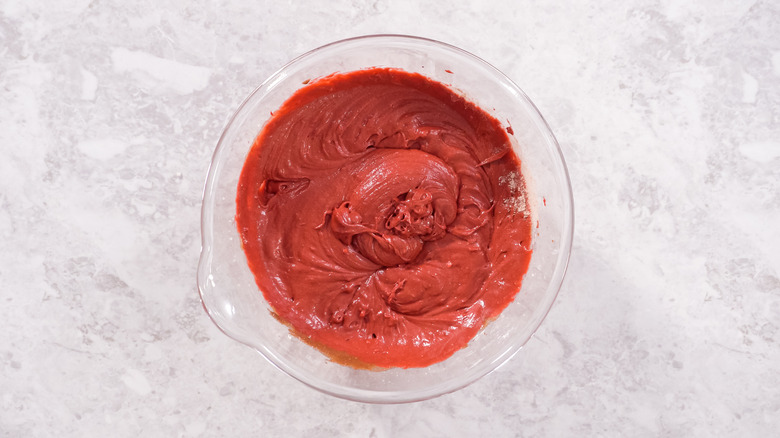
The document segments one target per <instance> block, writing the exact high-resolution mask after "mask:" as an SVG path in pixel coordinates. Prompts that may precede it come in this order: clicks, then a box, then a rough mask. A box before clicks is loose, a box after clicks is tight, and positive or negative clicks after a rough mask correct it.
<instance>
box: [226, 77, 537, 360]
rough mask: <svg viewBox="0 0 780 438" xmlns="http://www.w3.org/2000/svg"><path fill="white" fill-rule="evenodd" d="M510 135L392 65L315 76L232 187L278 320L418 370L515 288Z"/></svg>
mask: <svg viewBox="0 0 780 438" xmlns="http://www.w3.org/2000/svg"><path fill="white" fill-rule="evenodd" d="M525 201H526V193H525V184H524V179H523V176H522V174H521V172H520V162H519V160H518V158H517V156H516V155H515V154H514V152H513V151H512V149H511V146H510V142H509V138H508V137H507V133H506V130H505V129H504V127H503V126H501V124H500V123H499V122H498V121H497V120H495V119H494V118H493V117H491V116H490V115H488V114H487V113H485V112H484V111H482V110H481V109H480V108H478V107H477V106H475V105H474V104H472V103H471V102H469V101H467V100H466V99H465V98H463V97H462V96H460V95H458V94H456V93H455V92H453V91H452V90H450V89H449V88H447V87H446V86H444V85H442V84H440V83H438V82H434V81H432V80H431V79H428V78H426V77H425V76H422V75H419V74H414V73H408V72H404V71H401V70H396V69H379V68H374V69H368V70H360V71H355V72H350V73H345V74H334V75H331V76H328V77H325V78H321V79H318V80H314V81H311V82H310V83H309V84H307V85H306V86H304V87H303V88H301V89H300V90H298V91H297V92H296V93H295V94H294V95H293V96H292V97H290V99H289V100H287V101H286V102H285V103H284V104H283V105H282V107H281V108H280V109H279V110H278V111H275V112H274V113H273V116H272V118H271V120H269V121H268V123H267V124H266V125H265V126H264V127H263V130H262V132H261V133H260V135H259V136H258V137H257V139H256V140H255V143H254V145H253V146H252V149H251V151H250V152H249V155H248V157H247V159H246V162H245V164H244V168H243V171H242V173H241V178H240V180H239V184H238V195H237V200H236V203H237V213H236V221H237V224H238V230H239V233H240V234H241V236H242V239H243V241H242V242H243V248H244V251H245V253H246V256H247V260H248V262H249V267H250V268H251V270H252V272H253V273H254V275H255V279H256V281H257V284H258V285H259V287H260V289H261V290H262V291H263V294H264V296H265V298H266V299H267V300H268V302H269V303H270V304H271V307H272V308H273V310H274V312H275V314H276V317H277V318H278V319H279V320H280V321H282V322H284V323H286V324H288V325H289V326H290V327H291V328H292V330H293V332H294V333H295V334H296V335H298V336H300V337H301V338H302V339H303V340H305V341H306V342H308V343H310V344H312V345H314V346H316V347H318V348H320V349H321V350H322V351H323V352H325V353H326V354H328V355H330V356H331V357H332V358H334V359H335V360H337V361H339V362H342V363H346V364H348V365H351V366H355V367H401V368H409V367H424V366H428V365H431V364H433V363H436V362H439V361H442V360H444V359H446V358H448V357H449V356H451V355H452V354H453V353H455V352H456V351H457V350H459V349H461V348H463V347H464V346H466V345H467V344H468V342H469V341H470V340H471V339H472V338H473V337H474V336H475V335H476V334H477V332H478V331H479V330H480V328H482V326H483V325H484V324H485V323H486V322H488V321H489V320H490V319H491V318H494V317H496V316H497V315H498V314H499V313H500V312H501V311H502V310H503V309H504V308H505V307H506V306H507V305H508V304H509V303H510V302H511V301H512V300H513V298H514V296H515V294H516V293H517V291H518V290H519V289H520V283H521V281H522V277H523V275H524V274H525V272H526V270H527V269H528V262H529V260H530V257H531V250H530V243H531V228H532V225H531V218H530V216H529V214H528V211H527V209H526V207H525V205H526V203H525Z"/></svg>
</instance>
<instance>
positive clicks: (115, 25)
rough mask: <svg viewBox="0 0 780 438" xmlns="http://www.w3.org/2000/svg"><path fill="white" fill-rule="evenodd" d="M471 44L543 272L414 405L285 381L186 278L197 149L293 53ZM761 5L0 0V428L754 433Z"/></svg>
mask: <svg viewBox="0 0 780 438" xmlns="http://www.w3.org/2000/svg"><path fill="white" fill-rule="evenodd" d="M382 32H389V33H408V34H414V35H419V36H426V37H431V38H435V39H440V40H443V41H446V42H449V43H451V44H455V45H457V46H460V47H462V48H464V49H466V50H469V51H471V52H473V53H475V54H477V55H479V56H481V57H483V58H484V59H486V60H487V61H489V62H491V63H492V64H494V65H496V66H497V67H498V68H500V69H501V70H503V71H504V72H505V73H506V74H507V75H508V76H509V77H511V78H512V79H514V80H515V81H516V82H517V83H518V84H519V85H520V86H521V87H522V88H523V89H524V90H525V91H526V92H527V93H528V94H529V95H530V97H531V98H532V99H533V100H534V101H535V103H536V104H537V105H538V107H539V108H540V110H541V112H542V113H543V114H544V115H545V116H546V117H547V119H548V121H549V123H550V125H551V127H552V129H553V131H554V132H555V133H556V135H557V136H558V139H559V141H560V143H561V146H562V148H563V151H564V153H565V156H566V158H567V160H568V164H569V169H570V172H571V177H572V184H573V187H574V193H575V203H576V237H575V244H574V252H573V254H572V259H571V265H570V271H569V275H568V277H567V279H566V281H565V283H564V286H563V289H562V290H561V293H560V296H559V299H558V301H557V302H556V304H555V306H554V307H553V309H552V312H551V313H550V315H549V317H548V318H547V320H546V321H545V323H544V324H543V325H542V327H541V329H540V330H539V332H538V333H537V335H536V336H535V337H534V338H533V339H532V340H531V341H530V342H529V343H528V344H527V346H526V347H525V349H524V350H523V351H521V353H520V354H519V355H517V356H516V357H515V358H514V359H512V360H511V361H510V362H508V363H507V364H506V365H505V366H503V367H502V368H500V369H499V370H498V371H496V372H494V373H492V374H490V375H488V376H487V377H485V378H483V379H482V380H480V381H478V382H477V383H475V384H473V385H471V386H469V387H467V388H466V389H463V390H461V391H458V392H455V393H453V394H449V395H445V396H442V397H440V398H437V399H434V400H430V401H426V402H421V403H415V404H409V405H397V406H375V405H363V404H359V403H354V402H348V401H342V400H338V399H334V398H331V397H328V396H326V395H322V394H320V393H318V392H316V391H314V390H311V389H309V388H307V387H305V386H303V385H302V384H300V383H298V382H297V381H295V380H293V379H292V378H290V377H287V376H286V375H284V374H283V373H281V372H280V371H278V370H276V369H275V368H273V367H272V366H271V365H270V364H269V363H268V362H266V361H265V360H264V359H262V358H261V357H260V356H259V355H258V354H257V353H256V352H254V351H252V350H250V349H249V348H247V347H244V346H242V345H239V344H238V343H236V342H234V341H232V340H231V339H229V338H227V337H226V336H224V335H223V334H222V333H220V332H219V331H218V330H217V329H216V327H215V326H214V325H213V324H212V323H211V321H210V320H209V319H208V318H207V316H206V314H205V313H204V312H203V310H202V308H201V305H200V301H199V298H198V294H197V290H196V286H195V269H196V264H197V259H198V254H199V247H200V237H199V213H200V211H199V208H200V197H201V190H202V186H203V181H204V179H205V176H206V171H207V168H208V165H209V160H210V156H211V153H212V152H213V149H214V146H215V144H216V141H217V139H218V136H219V134H220V131H221V129H222V126H223V125H224V123H225V121H226V119H227V118H228V117H229V116H230V114H231V113H232V112H233V111H234V110H235V108H236V107H237V106H238V104H239V103H240V102H241V100H242V99H243V98H244V97H245V96H246V95H247V94H248V93H249V92H250V91H251V90H252V89H253V88H254V87H255V86H257V85H258V84H259V83H260V82H262V81H263V80H264V79H265V78H266V77H267V76H268V75H270V74H271V73H272V72H273V71H275V70H276V69H277V68H278V67H280V66H281V65H282V64H283V63H285V62H286V61H288V60H290V59H291V58H293V57H294V56H297V55H298V54H301V53H303V52H304V51H307V50H309V49H312V48H315V47H317V46H319V45H322V44H324V43H327V42H331V41H334V40H338V39H341V38H345V37H350V36H356V35H361V34H370V33H382ZM778 35H780V4H779V3H778V2H775V1H769V0H767V1H693V2H677V1H671V0H661V1H650V0H629V1H614V0H612V1H606V2H596V1H586V2H579V1H567V2H512V1H495V2H484V4H482V3H478V2H468V3H467V2H464V3H463V4H460V5H457V4H454V3H452V2H441V1H431V2H417V1H408V0H407V1H401V2H394V3H392V4H391V3H390V2H386V1H369V2H361V1H338V2H287V1H258V2H244V1H228V0H215V1H201V0H196V1H183V0H173V1H170V2H153V1H148V0H147V1H139V2H124V1H114V0H103V1H101V0H95V1H91V2H90V1H83V0H82V1H80V0H74V1H68V2H57V1H40V2H37V1H21V0H20V1H8V0H0V96H2V99H0V103H1V104H0V151H1V154H0V242H2V251H1V252H0V303H1V304H2V310H3V311H2V317H0V333H1V334H0V436H3V437H6V436H7V437H28V436H57V437H82V436H128V437H134V436H161V437H171V436H181V437H198V436H203V437H207V436H208V437H212V436H231V437H234V436H306V437H309V436H349V437H352V436H354V437H375V438H381V437H397V436H400V437H404V436H409V437H413V436H431V437H438V436H441V437H445V436H446V437H451V436H478V435H479V436H502V437H503V436H518V437H524V436H529V437H530V436H632V437H656V436H673V437H691V436H702V437H709V436H726V437H744V436H770V435H773V434H776V433H777V432H776V431H777V429H778V428H780V390H779V389H778V388H780V279H779V277H780V225H778V223H780V170H779V169H780V38H778Z"/></svg>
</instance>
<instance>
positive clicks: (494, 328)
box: [198, 35, 574, 403]
mask: <svg viewBox="0 0 780 438" xmlns="http://www.w3.org/2000/svg"><path fill="white" fill-rule="evenodd" d="M369 67H392V68H400V69H403V70H406V71H409V72H416V73H420V74H423V75H425V76H428V77H429V78H431V79H433V80H436V81H439V82H441V83H444V84H446V85H448V86H449V87H450V88H451V89H453V90H456V91H457V92H459V93H462V94H463V95H464V96H465V97H466V98H467V99H469V100H470V101H472V102H474V103H476V104H477V105H478V106H480V107H481V108H482V109H484V110H486V111H487V112H489V113H490V114H492V115H493V116H494V117H495V118H496V119H498V120H500V121H508V122H509V124H511V127H512V131H513V132H514V134H513V135H510V139H511V140H512V143H513V147H514V150H515V152H516V154H517V155H518V157H519V158H520V160H521V161H522V170H523V172H524V176H525V178H526V183H527V189H528V203H529V207H530V210H531V214H532V215H533V218H532V219H533V220H534V223H536V222H535V221H538V228H536V229H534V235H533V243H532V245H533V255H532V258H531V262H530V266H529V268H528V272H527V273H526V275H525V277H524V278H523V283H522V287H521V289H520V290H519V291H518V293H517V295H516V297H515V299H514V301H513V302H512V303H511V304H510V305H509V306H508V307H507V308H506V309H505V310H504V311H503V312H502V313H501V315H500V316H499V317H498V318H496V319H495V320H494V321H492V322H490V323H489V324H487V325H486V326H485V327H484V328H483V329H482V330H481V331H480V332H479V333H478V334H477V336H476V337H475V338H474V339H472V340H471V342H469V344H468V346H467V347H465V348H463V349H462V350H460V351H458V352H457V353H455V354H454V355H453V356H451V357H450V358H449V359H447V360H445V361H443V362H440V363H437V364H434V365H431V366H428V367H426V368H412V369H400V368H392V369H387V370H384V371H370V370H361V369H353V368H350V367H347V366H344V365H341V364H338V363H334V362H332V361H331V360H330V359H329V358H328V357H326V356H325V355H323V354H322V353H320V351H318V350H316V349H315V348H313V347H311V346H309V345H307V344H305V343H304V342H303V341H301V340H300V339H298V338H297V337H295V336H293V335H292V334H290V332H289V330H288V328H287V326H285V325H284V324H282V323H280V322H279V321H277V320H276V319H275V318H274V317H273V316H272V314H271V309H270V307H269V304H268V303H267V302H266V300H265V298H264V297H263V294H262V293H261V291H260V290H259V289H258V286H257V284H256V283H255V279H254V277H253V275H252V272H251V271H250V269H249V267H248V265H247V260H246V257H245V255H244V252H243V250H242V248H241V239H240V237H239V234H238V230H237V228H236V223H235V214H236V189H237V184H238V178H239V175H240V173H241V169H242V167H243V164H244V160H245V158H246V156H247V153H248V152H249V149H250V147H251V146H252V143H253V141H254V140H255V137H257V135H258V134H259V133H260V130H261V129H262V127H263V124H264V123H265V122H266V121H267V120H268V119H269V118H270V114H271V111H275V110H276V109H278V108H279V107H280V106H281V104H282V103H283V102H284V101H285V100H286V99H287V98H288V97H290V96H291V95H292V94H293V92H294V91H295V90H297V89H298V88H300V87H303V86H305V85H304V84H305V83H306V82H308V80H309V79H314V78H318V77H322V76H326V75H329V74H331V73H335V72H349V71H354V70H359V69H364V68H369ZM573 226H574V215H573V202H572V193H571V186H570V183H569V177H568V173H567V170H566V165H565V163H564V159H563V156H562V154H561V150H560V147H559V146H558V143H557V141H556V139H555V137H554V136H553V134H552V132H551V131H550V128H549V126H548V125H547V123H546V122H545V120H544V118H543V117H542V116H541V114H540V113H539V111H538V110H537V109H536V107H535V106H534V104H533V103H531V101H530V100H529V99H528V97H527V96H526V95H525V93H523V91H522V90H520V88H518V87H517V85H515V84H514V83H513V82H512V81H511V80H509V79H508V78H507V77H506V76H504V75H503V74H502V73H501V72H499V71H498V70H497V69H495V68H494V67H492V66H491V65H489V64H488V63H486V62H485V61H483V60H481V59H480V58H478V57H476V56H474V55H472V54H470V53H468V52H465V51H463V50H461V49H458V48H457V47H453V46H451V45H447V44H444V43H441V42H437V41H432V40H428V39H422V38H416V37H409V36H401V35H375V36H365V37H359V38H353V39H348V40H343V41H339V42H335V43H332V44H328V45H326V46H323V47H320V48H318V49H315V50H312V51H311V52H309V53H306V54H304V55H302V56H300V57H298V58H297V59H295V60H293V61H292V62H290V63H289V64H287V65H286V66H284V67H282V68H281V69H280V70H279V71H277V72H276V73H274V74H273V75H272V76H271V77H270V78H268V79H267V80H266V81H265V82H264V83H263V84H262V85H260V86H259V87H258V88H257V89H256V90H255V91H254V92H252V94H250V95H249V97H248V98H247V99H246V100H245V101H244V102H243V103H242V104H241V106H240V107H239V108H238V110H237V111H236V113H235V114H234V115H233V117H232V118H231V119H230V121H229V122H228V124H227V126H226V127H225V130H224V132H223V133H222V136H221V137H220V139H219V143H218V144H217V147H216V151H215V152H214V157H213V160H212V162H211V167H210V168H209V173H208V177H207V179H206V187H205V191H204V194H203V209H202V217H201V227H202V249H201V256H200V263H199V266H198V289H199V291H200V296H201V300H202V302H203V307H204V308H205V309H206V312H207V313H208V315H209V317H211V319H212V320H213V321H214V323H215V324H216V325H217V327H219V328H220V330H222V331H223V332H224V333H225V334H226V335H228V336H230V337H231V338H233V339H235V340H237V341H239V342H241V343H243V344H246V345H248V346H250V347H252V348H254V349H255V350H257V351H258V352H260V354H262V355H263V356H264V357H265V358H266V359H268V360H269V361H270V362H271V363H273V364H274V365H275V366H277V367H278V368H279V369H281V370H282V371H284V372H285V373H287V374H289V375H290V376H292V377H294V378H296V379H298V380H300V381H301V382H303V383H305V384H307V385H309V386H311V387H313V388H315V389H318V390H320V391H322V392H325V393H328V394H331V395H334V396H338V397H342V398H346V399H350V400H356V401H363V402H377V403H399V402H409V401H417V400H423V399H428V398H432V397H435V396H438V395H441V394H445V393H448V392H452V391H455V390H457V389H459V388H462V387H464V386H466V385H468V384H470V383H472V382H474V381H475V380H477V379H479V378H480V377H482V376H484V375H485V374H487V373H489V372H490V371H492V370H494V369H496V368H497V367H498V366H499V365H501V364H503V363H504V362H506V361H507V360H508V359H509V358H511V357H512V356H513V355H514V354H515V353H517V352H518V351H519V350H520V349H521V348H522V346H523V345H524V344H525V343H526V342H527V341H528V339H529V338H530V337H531V335H532V334H533V333H534V331H536V329H537V328H538V327H539V325H540V324H541V322H542V320H543V319H544V318H545V316H546V315H547V312H548V311H549V310H550V307H551V306H552V303H553V301H554V300H555V297H556V295H557V294H558V290H559V288H560V286H561V282H562V281H563V277H564V274H565V272H566V266H567V263H568V260H569V254H570V252H571V243H572V234H573Z"/></svg>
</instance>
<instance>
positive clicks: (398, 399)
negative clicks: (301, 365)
mask: <svg viewBox="0 0 780 438" xmlns="http://www.w3.org/2000/svg"><path fill="white" fill-rule="evenodd" d="M364 40H388V41H389V40H399V41H404V42H410V43H418V44H423V45H434V46H439V47H441V48H443V49H446V50H449V51H451V52H455V54H457V55H460V56H463V57H466V58H470V59H471V60H472V61H475V62H476V63H477V64H480V65H482V66H483V67H485V68H487V69H488V70H489V71H491V72H492V73H493V74H495V75H497V76H498V77H500V78H501V79H502V80H503V81H504V82H505V84H506V85H508V86H509V87H510V88H511V89H512V91H513V92H514V93H516V94H517V95H518V98H519V99H521V100H523V101H525V103H526V104H528V105H529V109H530V110H531V111H532V113H533V114H534V115H535V116H536V117H537V118H538V122H541V126H540V128H541V130H542V134H543V135H544V137H546V138H547V141H548V143H549V145H550V146H551V148H550V149H551V151H552V152H553V155H554V156H555V158H556V160H555V161H556V163H555V165H556V166H555V167H559V169H556V173H560V177H561V179H562V182H563V184H562V185H563V186H564V188H565V190H563V192H564V193H563V200H564V205H563V212H564V217H563V226H562V230H561V231H562V237H561V240H562V242H561V244H562V246H561V248H560V251H559V253H558V257H557V259H556V265H555V269H554V270H553V272H552V275H551V279H550V281H549V283H548V285H547V290H546V291H545V293H544V295H543V299H542V301H541V302H540V306H539V309H542V310H543V311H541V312H538V313H537V316H536V318H533V319H531V320H530V321H531V322H530V323H529V324H531V325H532V327H533V329H532V330H530V331H529V332H528V334H527V336H525V338H524V339H522V338H521V342H519V343H517V345H513V346H512V347H511V348H507V349H505V350H504V351H503V352H502V353H501V354H499V355H498V356H497V357H495V358H494V359H493V360H491V361H489V362H488V363H487V365H485V366H482V367H481V368H480V369H479V370H478V372H476V373H473V374H471V375H469V376H468V378H466V379H464V380H462V381H455V380H453V379H449V380H444V381H443V382H441V383H439V384H437V385H433V386H427V387H426V388H424V389H422V390H418V391H414V393H409V392H408V391H377V390H367V389H360V388H354V387H347V386H344V385H339V384H333V383H331V382H325V381H321V380H320V381H319V382H318V383H317V384H315V383H314V382H312V381H311V379H309V378H307V377H306V376H304V375H302V374H303V373H300V372H299V371H297V370H296V369H294V368H292V367H290V366H289V365H288V364H287V362H286V361H285V360H282V359H281V358H280V357H279V356H278V355H277V354H276V353H274V352H273V351H272V350H270V349H268V348H267V347H266V346H265V345H259V346H258V345H256V344H255V343H253V342H251V341H249V340H247V339H244V338H243V337H242V336H240V335H238V334H236V333H234V332H232V331H231V330H230V329H229V328H228V327H227V326H225V325H224V324H223V323H222V321H221V320H220V318H219V317H218V314H217V313H216V312H214V311H213V310H212V309H210V308H209V306H208V304H207V297H206V295H207V294H206V286H205V285H206V283H207V282H208V281H210V279H211V266H212V253H213V240H214V235H213V218H214V209H213V203H214V191H215V185H216V184H215V183H216V175H217V172H218V171H219V170H220V166H221V164H222V162H221V161H220V160H219V158H220V157H221V155H222V153H223V151H224V150H225V147H226V146H225V143H224V140H225V137H226V135H227V134H228V132H229V131H230V129H231V128H232V127H233V125H234V124H236V122H237V119H238V118H239V116H241V115H242V114H243V110H244V108H246V106H247V105H248V104H249V102H250V101H252V100H253V98H254V97H255V96H256V95H257V94H258V93H259V92H260V91H261V90H263V89H265V88H266V87H268V86H269V84H273V83H274V82H275V81H277V80H279V78H280V77H282V76H284V72H285V71H286V70H287V69H288V68H289V67H290V66H292V65H294V64H297V63H298V62H300V61H302V60H304V59H306V58H308V57H309V56H311V55H313V54H315V53H318V52H321V51H323V50H325V49H328V48H332V47H335V46H341V45H348V44H350V43H354V42H358V41H364ZM210 207H212V208H210ZM567 223H568V226H566V225H567ZM200 229H201V230H200V231H201V251H200V257H199V259H198V268H197V275H196V277H197V278H196V284H197V288H198V293H199V296H200V300H201V305H202V306H203V309H204V310H205V312H206V314H207V315H208V317H209V319H211V321H212V322H213V323H214V325H216V326H217V328H218V329H219V330H220V331H221V332H222V333H224V334H225V335H226V336H228V337H229V338H231V339H233V340H235V341H237V342H240V343H242V344H244V345H246V346H248V347H250V348H252V349H254V350H255V351H257V352H259V353H260V354H261V355H262V356H263V357H264V358H265V359H267V360H268V361H269V362H270V363H271V364H272V365H273V366H275V367H276V368H277V369H279V370H281V371H283V372H284V373H285V374H287V375H289V376H291V377H293V378H294V379H296V380H298V381H299V382H301V383H303V384H305V385H306V386H309V387H310V388H313V389H315V390H318V391H320V392H323V393H326V394H329V395H332V396H335V397H338V398H342V399H347V400H352V401H358V402H367V403H387V404H393V403H407V402H415V401H422V400H427V399H431V398H434V397H438V396H441V395H444V394H448V393H452V392H454V391H457V390H459V389H462V388H464V387H466V386H468V385H470V384H472V383H474V382H475V381H477V380H479V379H481V378H482V377H484V376H485V375H487V374H489V373H491V372H493V371H495V370H496V369H498V368H499V367H501V366H502V365H504V364H506V363H507V362H508V361H509V360H510V359H511V358H512V357H513V356H514V355H516V354H517V353H518V352H519V351H520V350H521V349H522V348H523V347H524V346H525V344H526V343H527V342H528V340H529V339H530V338H531V337H532V336H533V335H534V334H535V333H536V331H537V330H538V329H539V327H540V326H541V323H542V322H543V321H544V319H545V318H546V317H547V315H548V314H549V312H550V310H551V309H552V305H553V303H554V302H555V300H556V298H557V296H558V294H559V292H560V289H561V287H562V285H563V281H564V278H565V276H566V272H567V270H568V265H569V261H570V257H571V252H572V243H573V238H574V196H573V193H572V187H571V179H570V176H569V171H568V167H567V165H566V160H565V158H564V156H563V151H562V150H561V147H560V144H559V143H558V140H557V138H556V137H555V135H554V134H553V132H552V129H551V128H550V126H549V123H548V122H547V120H546V119H545V118H544V116H543V115H542V114H541V112H540V111H539V109H538V108H537V107H536V105H535V104H534V103H533V101H531V99H530V98H529V97H528V95H526V93H525V92H524V91H523V90H522V89H521V88H520V87H519V86H517V84H515V82H514V81H512V79H510V78H509V77H508V76H506V75H505V74H504V73H503V72H501V71H500V70H499V69H497V68H496V67H495V66H493V65H492V64H490V63H489V62H487V61H485V60H484V59H482V58H480V57H478V56H476V55H474V54H472V53H471V52H468V51H466V50H464V49H461V48H459V47H457V46H454V45H452V44H448V43H445V42H442V41H438V40H434V39H430V38H424V37H419V36H413V35H404V34H368V35H361V36H356V37H351V38H346V39H341V40H337V41H333V42H330V43H328V44H325V45H322V46H319V47H317V48H315V49H312V50H309V51H306V52H305V53H303V54H301V55H299V56H296V57H294V58H293V59H292V60H290V61H289V62H287V63H285V64H284V65H283V66H282V67H280V68H279V69H277V70H276V71H275V72H274V73H273V74H271V75H270V76H269V77H268V78H267V79H266V80H264V81H263V82H262V83H261V84H260V85H258V86H257V87H255V88H254V90H252V92H251V93H249V94H248V95H247V96H246V98H244V100H243V101H242V102H241V104H240V105H239V106H238V107H237V108H236V110H235V111H234V112H233V114H232V115H231V117H230V118H229V119H228V121H227V122H226V123H225V125H224V127H223V129H222V132H221V134H220V137H219V139H218V141H217V145H216V147H215V149H214V153H213V154H212V156H211V162H210V164H209V168H208V172H207V177H206V181H205V183H204V187H203V195H202V197H201V218H200ZM345 389H346V391H345Z"/></svg>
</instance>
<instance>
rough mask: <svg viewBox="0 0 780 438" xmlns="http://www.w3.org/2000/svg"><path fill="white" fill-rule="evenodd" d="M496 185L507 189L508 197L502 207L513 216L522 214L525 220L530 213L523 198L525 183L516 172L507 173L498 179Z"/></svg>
mask: <svg viewBox="0 0 780 438" xmlns="http://www.w3.org/2000/svg"><path fill="white" fill-rule="evenodd" d="M498 185H500V186H506V187H507V188H508V189H509V196H508V197H506V198H505V199H504V207H506V208H507V210H509V211H511V212H512V213H514V214H520V213H522V214H523V217H524V218H527V217H528V216H529V215H530V214H531V213H530V211H528V204H527V202H526V198H525V193H526V189H525V181H524V180H523V177H522V176H520V173H519V172H517V171H513V172H509V173H507V174H506V175H502V176H500V177H498Z"/></svg>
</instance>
